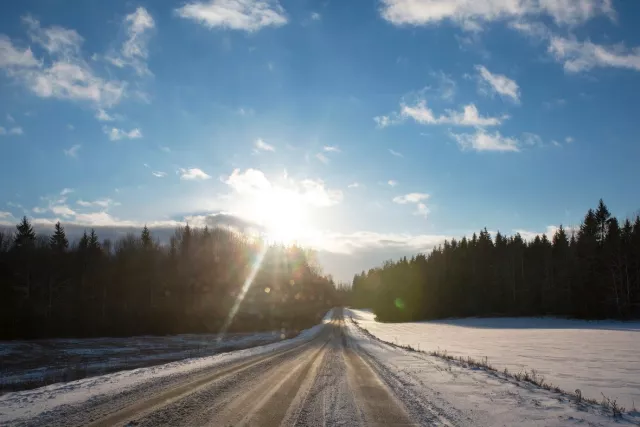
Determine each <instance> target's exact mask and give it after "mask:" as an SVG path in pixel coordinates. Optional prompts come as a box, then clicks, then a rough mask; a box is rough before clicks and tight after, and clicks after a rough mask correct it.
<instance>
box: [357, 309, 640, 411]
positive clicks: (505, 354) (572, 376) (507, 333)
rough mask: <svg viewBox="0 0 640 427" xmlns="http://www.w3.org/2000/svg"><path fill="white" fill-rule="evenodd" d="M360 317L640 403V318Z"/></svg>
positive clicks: (429, 342) (458, 352) (391, 336)
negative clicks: (409, 319)
mask: <svg viewBox="0 0 640 427" xmlns="http://www.w3.org/2000/svg"><path fill="white" fill-rule="evenodd" d="M349 313H350V314H351V315H352V316H353V318H354V319H355V320H357V321H358V322H359V323H360V325H361V326H362V327H364V328H366V329H367V330H368V331H369V332H371V333H372V334H374V335H375V336H377V337H379V338H381V339H383V340H385V341H389V342H393V343H397V344H402V345H410V346H412V347H414V348H418V349H420V350H424V351H432V350H438V349H439V350H446V351H447V353H449V354H451V355H453V356H464V357H466V356H471V357H472V358H474V359H482V358H483V357H487V358H488V359H489V363H490V364H492V365H493V366H494V367H495V368H497V369H499V370H502V369H504V368H505V367H507V368H508V369H509V370H510V371H511V372H519V371H523V370H531V369H535V370H536V371H537V372H538V373H540V374H541V375H542V376H544V378H545V380H546V381H547V382H551V383H553V384H554V385H557V386H559V387H560V388H562V389H564V390H567V391H571V392H573V391H574V390H575V389H580V390H581V391H582V394H583V396H585V397H590V398H595V399H597V400H601V399H602V394H601V393H604V394H605V395H606V396H607V397H608V398H610V399H616V400H617V401H618V404H620V405H622V406H624V407H626V408H627V409H631V408H632V407H633V405H634V402H635V406H636V407H639V406H640V356H639V355H640V322H618V321H581V320H568V319H555V318H468V319H454V320H445V321H432V322H413V323H379V322H376V321H375V320H374V317H375V316H374V314H373V313H371V311H368V310H350V311H349Z"/></svg>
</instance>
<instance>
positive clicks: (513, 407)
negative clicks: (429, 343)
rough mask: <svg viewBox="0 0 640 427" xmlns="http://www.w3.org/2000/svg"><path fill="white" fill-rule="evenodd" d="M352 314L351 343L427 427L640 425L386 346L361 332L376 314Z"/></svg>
mask: <svg viewBox="0 0 640 427" xmlns="http://www.w3.org/2000/svg"><path fill="white" fill-rule="evenodd" d="M349 315H353V317H354V319H360V320H359V322H360V323H359V324H360V326H356V325H355V324H354V323H352V322H351V321H349V320H347V321H346V324H347V329H348V335H349V337H350V341H352V344H350V345H352V346H357V347H358V348H359V349H360V351H361V352H362V353H363V354H366V355H368V356H369V360H370V361H371V365H372V367H373V368H374V370H375V371H376V372H377V373H378V375H379V376H380V377H381V378H383V380H384V381H385V382H386V383H387V384H388V385H389V387H390V388H391V389H392V391H393V392H394V393H395V394H396V396H397V397H398V398H399V400H400V401H402V403H403V404H404V406H405V407H406V409H407V411H408V412H409V413H410V414H411V415H412V417H413V418H414V419H416V420H417V421H418V422H420V424H421V425H442V426H451V425H457V426H512V425H514V426H515V425H517V426H549V427H561V426H571V425H576V426H578V425H589V426H609V425H640V424H639V423H640V412H637V411H636V412H634V413H633V414H626V415H624V417H623V419H616V420H614V419H613V418H612V416H611V413H610V412H607V411H605V410H603V409H602V408H601V407H600V406H599V405H591V404H587V403H584V402H582V403H580V404H578V403H576V402H575V400H574V399H572V398H568V397H567V396H563V395H561V394H558V393H554V392H552V391H547V390H544V389H542V388H540V387H537V386H534V385H533V384H529V383H524V382H518V381H515V380H513V379H509V378H506V377H505V376H504V375H502V374H500V373H494V372H490V371H486V370H483V369H479V368H468V367H463V366H461V365H460V364H459V363H456V362H450V361H446V360H443V359H440V358H437V357H433V356H430V355H428V354H425V353H420V352H415V351H408V350H404V349H401V348H398V347H394V346H391V345H387V344H384V343H382V342H381V341H379V340H377V339H374V338H371V336H370V335H368V334H367V333H365V332H364V331H363V330H362V329H360V328H361V327H364V326H371V323H372V322H373V320H372V317H373V316H372V315H371V314H370V313H367V312H363V311H361V310H351V311H350V310H346V312H345V317H347V318H348V317H349ZM363 319H364V321H363ZM418 325H419V324H418ZM378 331H380V330H378ZM400 338H401V337H400V336H399V340H400ZM425 339H426V338H425V337H422V340H425ZM421 342H422V341H421Z"/></svg>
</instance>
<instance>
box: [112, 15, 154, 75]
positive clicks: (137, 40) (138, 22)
mask: <svg viewBox="0 0 640 427" xmlns="http://www.w3.org/2000/svg"><path fill="white" fill-rule="evenodd" d="M124 26H125V29H126V33H127V39H126V40H125V42H124V43H123V44H122V48H121V49H120V52H119V53H115V52H111V53H109V54H108V55H106V57H105V59H106V60H107V61H109V62H110V63H111V64H113V65H115V66H116V67H118V68H124V67H127V66H128V67H131V68H133V69H134V70H135V72H136V74H138V75H139V76H143V75H149V74H151V71H150V70H149V67H148V66H147V62H146V61H147V58H148V56H149V52H148V47H147V45H148V44H149V38H150V31H151V30H153V29H154V28H155V21H154V20H153V18H152V17H151V15H150V14H149V12H147V10H146V9H145V8H144V7H138V8H137V9H136V10H135V12H133V13H130V14H129V15H127V16H125V18H124Z"/></svg>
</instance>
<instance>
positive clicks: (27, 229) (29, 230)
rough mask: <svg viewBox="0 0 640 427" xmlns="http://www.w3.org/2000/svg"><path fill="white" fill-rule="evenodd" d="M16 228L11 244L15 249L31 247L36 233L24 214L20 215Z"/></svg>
mask: <svg viewBox="0 0 640 427" xmlns="http://www.w3.org/2000/svg"><path fill="white" fill-rule="evenodd" d="M16 229H17V230H18V231H17V233H16V235H15V236H14V238H13V246H14V247H15V248H16V249H22V248H28V247H32V246H33V244H34V242H35V240H36V233H35V232H34V231H33V227H32V226H31V223H30V222H29V220H28V219H27V217H26V216H24V217H22V221H20V224H18V225H17V226H16Z"/></svg>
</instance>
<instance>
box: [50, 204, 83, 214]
mask: <svg viewBox="0 0 640 427" xmlns="http://www.w3.org/2000/svg"><path fill="white" fill-rule="evenodd" d="M49 210H50V211H51V212H53V214H54V215H62V216H65V217H69V216H75V214H76V212H75V211H74V210H73V209H71V208H70V207H69V206H67V205H55V206H51V207H50V208H49Z"/></svg>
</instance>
